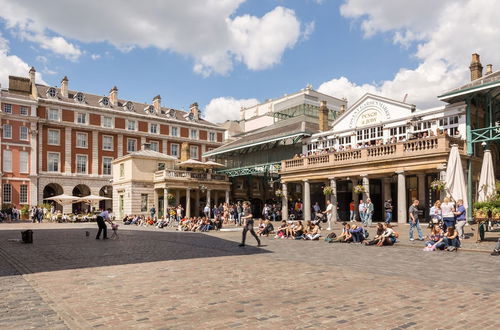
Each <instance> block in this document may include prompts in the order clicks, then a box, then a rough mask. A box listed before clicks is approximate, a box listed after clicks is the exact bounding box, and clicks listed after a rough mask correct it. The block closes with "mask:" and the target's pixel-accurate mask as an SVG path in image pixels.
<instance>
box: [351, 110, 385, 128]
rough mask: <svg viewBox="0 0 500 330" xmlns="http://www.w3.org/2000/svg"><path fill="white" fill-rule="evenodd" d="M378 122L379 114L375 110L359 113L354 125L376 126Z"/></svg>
mask: <svg viewBox="0 0 500 330" xmlns="http://www.w3.org/2000/svg"><path fill="white" fill-rule="evenodd" d="M379 122H380V114H379V112H378V111H377V110H366V111H365V112H363V113H361V114H360V115H359V117H358V121H357V123H356V126H357V127H360V126H367V125H372V124H377V123H379Z"/></svg>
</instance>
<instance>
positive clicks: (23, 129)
mask: <svg viewBox="0 0 500 330" xmlns="http://www.w3.org/2000/svg"><path fill="white" fill-rule="evenodd" d="M23 131H25V132H23ZM23 135H25V137H23ZM19 140H21V141H28V140H29V129H28V127H26V126H20V127H19Z"/></svg>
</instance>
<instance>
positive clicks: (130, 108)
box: [123, 101, 134, 111]
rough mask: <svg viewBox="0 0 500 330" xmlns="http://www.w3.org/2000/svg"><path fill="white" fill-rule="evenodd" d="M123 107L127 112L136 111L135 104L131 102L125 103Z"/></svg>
mask: <svg viewBox="0 0 500 330" xmlns="http://www.w3.org/2000/svg"><path fill="white" fill-rule="evenodd" d="M123 107H124V108H125V110H127V111H134V104H133V103H132V102H130V101H127V102H125V105H124V106H123Z"/></svg>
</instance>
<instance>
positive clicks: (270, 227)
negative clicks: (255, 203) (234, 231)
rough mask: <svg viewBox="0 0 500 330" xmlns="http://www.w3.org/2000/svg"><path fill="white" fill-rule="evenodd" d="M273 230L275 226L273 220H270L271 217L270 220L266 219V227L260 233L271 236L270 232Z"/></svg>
mask: <svg viewBox="0 0 500 330" xmlns="http://www.w3.org/2000/svg"><path fill="white" fill-rule="evenodd" d="M273 231H274V226H273V224H272V223H271V221H269V219H268V220H266V221H264V228H263V229H262V231H261V232H260V233H259V235H261V236H262V235H263V236H269V234H270V233H272V232H273Z"/></svg>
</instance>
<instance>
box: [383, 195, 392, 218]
mask: <svg viewBox="0 0 500 330" xmlns="http://www.w3.org/2000/svg"><path fill="white" fill-rule="evenodd" d="M392 208H393V206H392V200H390V199H388V200H386V201H385V203H384V209H385V223H391V221H392Z"/></svg>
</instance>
